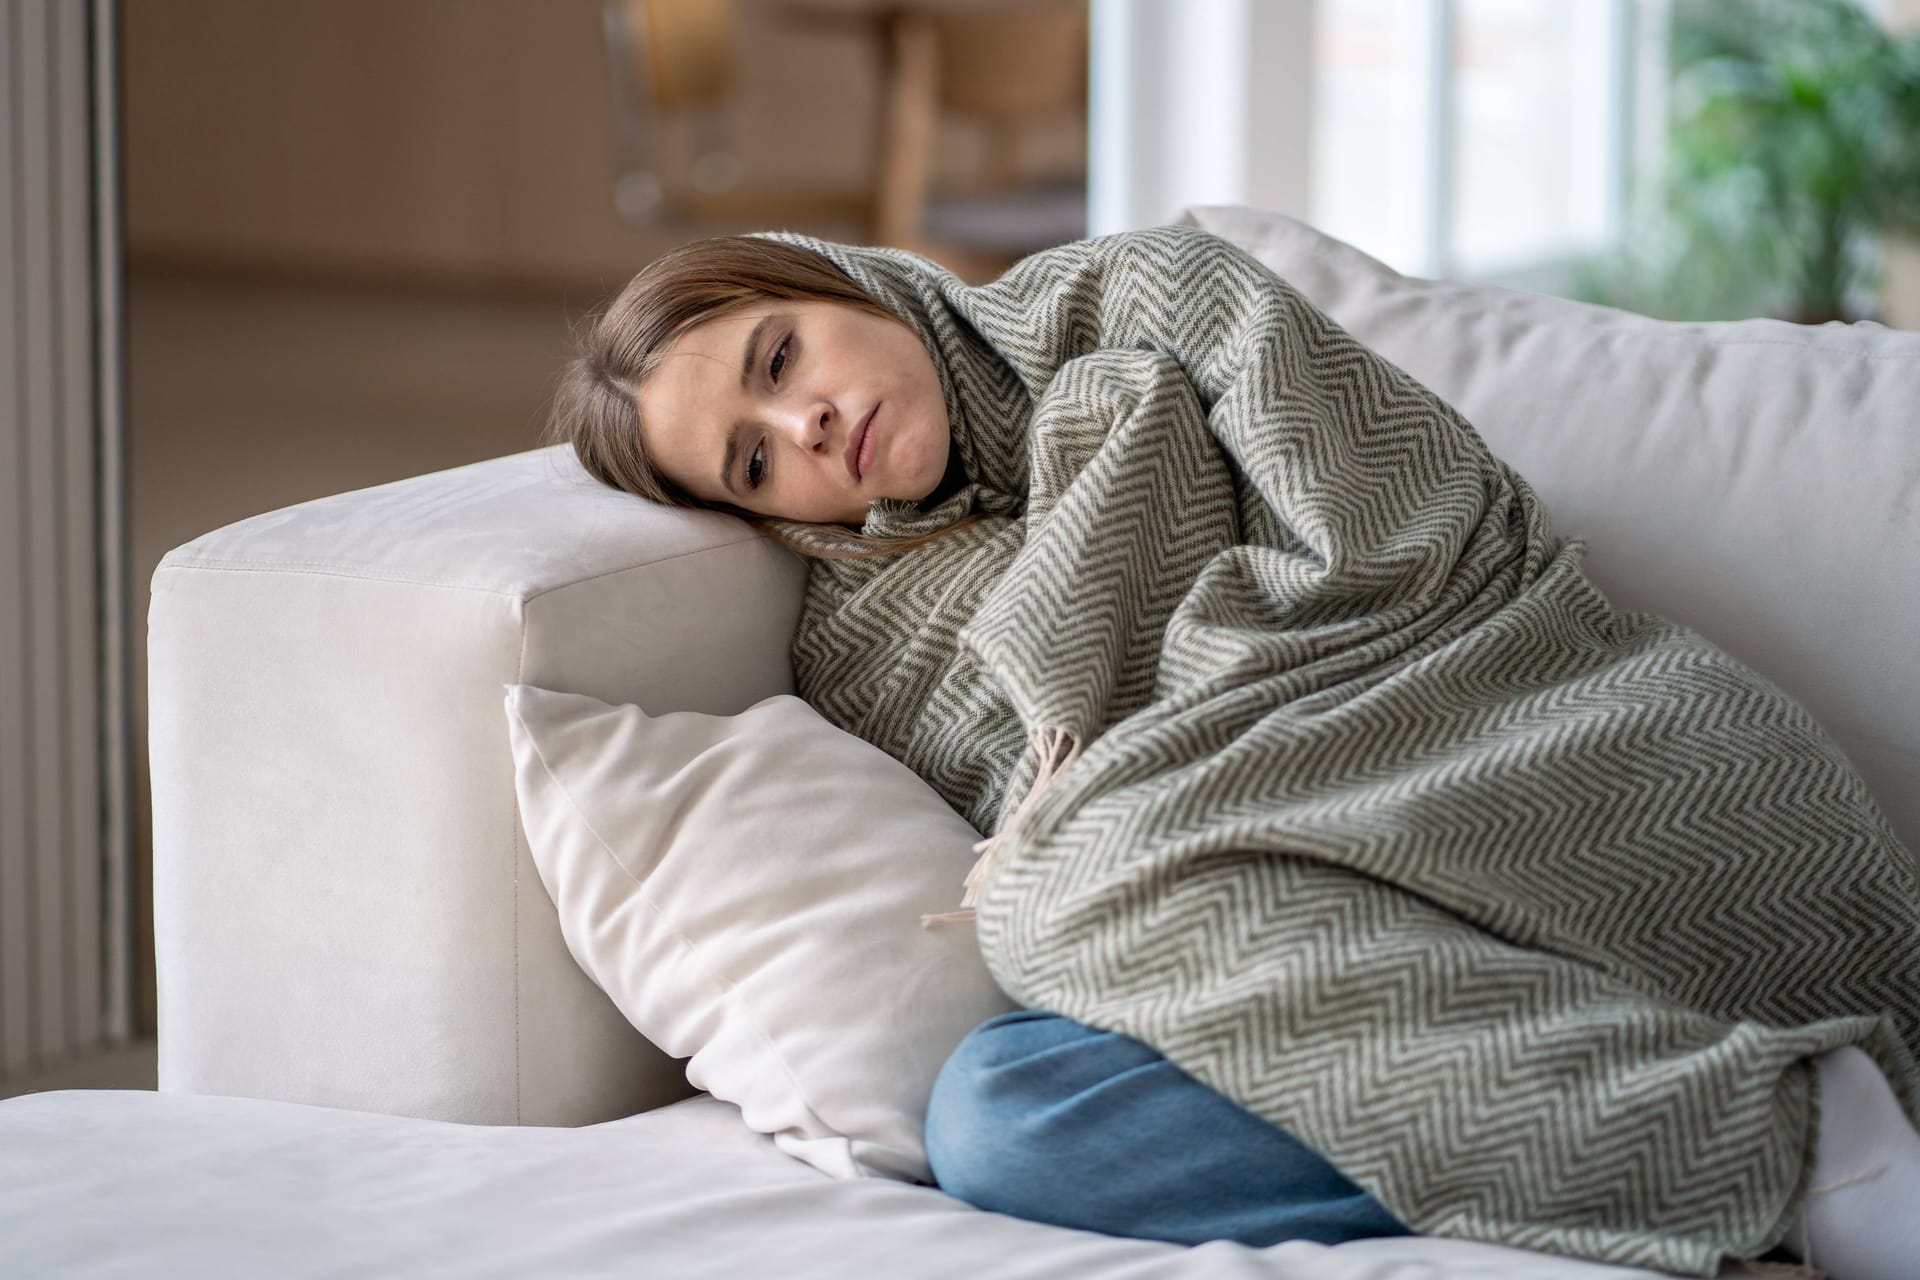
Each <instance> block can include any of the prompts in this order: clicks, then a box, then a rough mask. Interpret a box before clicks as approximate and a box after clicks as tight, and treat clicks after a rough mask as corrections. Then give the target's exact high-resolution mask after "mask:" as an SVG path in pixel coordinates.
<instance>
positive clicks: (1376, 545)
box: [785, 227, 1920, 1275]
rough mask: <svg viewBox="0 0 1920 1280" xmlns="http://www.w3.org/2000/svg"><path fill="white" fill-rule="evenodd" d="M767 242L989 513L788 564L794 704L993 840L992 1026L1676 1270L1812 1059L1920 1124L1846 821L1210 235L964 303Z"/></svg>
mask: <svg viewBox="0 0 1920 1280" xmlns="http://www.w3.org/2000/svg"><path fill="white" fill-rule="evenodd" d="M785 238H788V239H791V240H793V241H794V242H796V243H801V244H804V245H806V246H808V247H810V248H813V249H815V250H817V251H818V252H820V253H822V254H824V255H826V256H827V257H829V258H830V259H832V260H833V261H834V262H836V263H837V264H839V265H840V266H841V267H842V268H843V269H844V270H845V271H846V272H847V273H848V274H849V275H851V276H852V277H853V278H854V279H855V280H857V281H858V282H859V283H860V284H862V285H863V286H865V287H866V289H867V290H868V291H869V292H870V293H872V294H873V295H874V296H875V297H876V298H878V299H879V300H881V301H882V302H884V303H886V304H887V305H888V306H889V307H891V308H892V309H893V310H894V311H896V312H897V313H898V314H899V315H900V316H901V317H902V318H903V319H905V320H906V321H907V322H908V323H909V324H910V325H912V326H913V327H914V328H915V329H916V330H917V331H918V332H919V333H920V334H921V336H922V337H923V338H924V339H925V340H926V341H927V343H928V346H929V347H930V349H931V350H932V351H933V352H934V354H935V356H936V364H937V365H938V366H939V367H940V371H941V376H942V378H943V381H944V383H945V387H946V392H947V401H948V408H949V412H950V414H951V417H952V423H953V432H954V447H955V448H956V449H958V450H959V453H960V458H961V460H962V462H963V463H964V465H965V468H966V476H967V483H966V484H965V486H964V487H962V488H961V489H960V490H959V491H958V492H956V493H954V494H952V495H950V496H948V497H946V498H944V500H939V501H937V503H935V504H934V505H932V507H931V509H922V507H921V506H919V505H914V504H909V503H904V502H892V501H884V502H880V503H876V504H874V506H873V509H872V511H871V513H870V516H869V519H868V521H867V525H866V531H867V532H869V533H873V534H880V535H906V534H912V533H919V532H924V531H927V530H930V529H935V528H941V527H944V526H946V525H949V524H952V523H953V522H955V521H956V520H958V519H959V518H960V517H961V516H962V515H964V514H967V513H981V514H982V515H984V517H985V518H984V519H982V520H980V521H979V522H977V523H975V524H973V525H971V526H969V527H967V528H965V529H962V530H959V531H957V532H955V533H954V534H952V535H951V536H949V537H946V538H943V539H939V540H936V541H934V542H932V543H930V544H928V545H926V546H925V547H922V548H919V549H916V550H913V551H910V552H907V553H904V554H900V555H895V556H890V557H885V558H880V559H870V560H851V561H849V560H840V561H818V562H816V563H815V565H814V568H813V571H812V574H811V577H810V584H809V592H808V596H807V603H806V608H805V612H804V616H803V619H802V625H801V630H800V633H799V636H798V639H797V640H796V643H795V649H794V655H795V664H796V671H797V675H798V678H799V682H800V688H801V692H802V694H803V695H804V696H805V697H807V698H808V699H809V700H810V701H811V702H812V703H813V704H814V705H815V706H816V707H818V708H819V709H820V710H821V711H822V712H823V713H824V714H826V715H827V716H828V717H829V718H830V719H832V720H834V721H835V722H836V723H838V724H840V725H842V726H843V727H845V728H847V729H848V730H850V731H852V732H854V733H857V734H859V735H861V736H863V737H865V738H867V739H868V740H869V741H872V742H874V743H876V744H878V745H880V746H881V747H883V748H884V749H886V750H887V751H889V752H890V753H892V754H893V755H895V756H896V757H897V758H899V759H901V760H903V761H904V762H906V763H907V764H908V765H909V766H911V767H912V768H914V769H915V770H916V771H917V772H918V773H919V774H920V775H921V776H922V777H924V778H926V779H927V780H928V781H929V782H931V783H932V784H933V785H934V786H935V787H936V788H937V789H939V790H940V791H941V793H942V794H943V795H945V796H946V797H947V798H948V800H949V801H950V802H951V803H952V804H953V805H954V806H955V808H956V809H958V810H959V811H961V812H962V813H963V814H965V815H967V816H968V817H969V818H971V819H972V821H973V822H974V824H975V825H976V826H977V827H978V828H979V829H981V830H982V831H984V832H990V833H996V835H997V837H998V838H997V841H996V843H997V846H998V852H997V858H996V860H995V862H994V864H993V866H992V867H991V869H990V870H989V872H988V873H987V876H986V879H985V881H984V883H983V885H982V886H981V894H980V897H979V902H978V918H977V921H976V924H977V927H978V930H979V939H980V946H981V949H982V952H983V954H984V956H985V958H986V961H987V963H988V965H989V967H990V969H991V971H992V972H993V974H994V975H995V977H996V978H997V979H998V980H999V981H1000V983H1001V984H1002V985H1003V986H1004V987H1005V988H1006V990H1007V992H1008V993H1009V994H1010V995H1011V996H1012V997H1013V998H1015V999H1016V1000H1019V1001H1021V1002H1023V1003H1025V1004H1027V1005H1029V1006H1032V1007H1038V1008H1046V1009H1051V1010H1055V1011H1057V1012H1060V1013H1064V1014H1066V1015H1068V1016H1070V1017H1073V1018H1076V1019H1079V1020H1080V1021H1082V1022H1086V1023H1089V1024H1092V1025H1095V1026H1099V1027H1104V1028H1108V1029H1112V1030H1116V1031H1119V1032H1122V1033H1124V1034H1126V1035H1129V1036H1133V1037H1135V1038H1136V1039H1139V1040H1141V1041H1144V1042H1146V1043H1147V1044H1150V1045H1152V1046H1154V1047H1155V1048H1156V1049H1158V1050H1159V1051H1160V1052H1162V1053H1163V1054H1165V1055H1166V1056H1167V1057H1169V1058H1170V1059H1172V1060H1173V1061H1174V1062H1176V1063H1177V1064H1179V1065H1180V1066H1181V1067H1183V1068H1184V1069H1185V1070H1187V1071H1188V1072H1190V1073H1191V1074H1193V1075H1194V1076H1196V1077H1198V1078H1199V1079H1201V1080H1202V1081H1204V1082H1206V1083H1207V1084H1209V1085H1211V1086H1212V1087H1214V1088H1216V1089H1218V1090H1219V1091H1221V1092H1223V1093H1225V1094H1227V1095H1228V1096H1229V1097H1231V1098H1233V1099H1235V1100H1237V1101H1238V1102H1240V1103H1241V1104H1242V1105H1244V1106H1246V1107H1249V1108H1251V1109H1252V1110H1254V1111H1256V1112H1258V1113H1259V1114H1261V1115H1263V1116H1265V1117H1267V1118H1268V1119H1270V1120H1272V1121H1273V1122H1274V1123H1276V1124H1278V1125H1280V1126H1282V1127H1283V1128H1285V1129H1286V1130H1288V1131H1289V1132H1291V1133H1293V1134H1295V1135H1296V1136H1297V1137H1299V1138H1300V1139H1301V1140H1303V1141H1305V1142H1307V1143H1308V1144H1309V1145H1311V1146H1312V1147H1313V1148H1314V1149H1315V1150H1317V1151H1319V1152H1320V1153H1322V1154H1323V1155H1324V1156H1325V1157H1326V1158H1327V1159H1329V1160H1330V1161H1332V1162H1333V1163H1334V1164H1335V1165H1336V1166H1337V1167H1339V1168H1340V1169H1341V1170H1342V1171H1343V1172H1344V1173H1346V1174H1347V1175H1348V1176H1349V1177H1350V1178H1352V1179H1353V1180H1354V1181H1356V1182H1358V1183H1359V1184H1360V1185H1362V1186H1363V1187H1365V1188H1367V1189H1368V1190H1369V1191H1371V1192H1372V1193H1373V1194H1375V1195H1376V1196H1378V1197H1379V1199H1380V1200H1381V1202H1382V1203H1383V1204H1385V1205H1386V1206H1387V1208H1388V1209H1389V1210H1390V1211H1392V1212H1393V1213H1394V1214H1395V1215H1396V1216H1398V1217H1399V1218H1400V1219H1401V1220H1402V1221H1404V1222H1406V1223H1408V1224H1409V1225H1411V1226H1412V1227H1413V1228H1415V1229H1416V1230H1418V1231H1420V1232H1423V1233H1426V1234H1434V1235H1445V1236H1459V1237H1469V1238H1474V1239H1479V1240H1487V1241H1494V1242H1498V1243H1505V1244H1510V1245H1515V1246H1522V1247H1529V1248H1535V1249H1542V1250H1548V1251H1552V1252H1557V1253H1564V1254H1569V1255H1574V1256H1578V1257H1585V1258H1592V1259H1598V1260H1603V1261H1611V1262H1616V1263H1622V1264H1632V1265H1641V1266H1649V1267H1656V1268H1661V1269H1666V1270H1671V1271H1679V1272H1688V1273H1693V1274H1698V1275H1710V1274H1712V1273H1713V1272H1714V1270H1715V1269H1716V1267H1717V1265H1718V1263H1719V1262H1720V1260H1721V1259H1722V1257H1723V1256H1732V1257H1751V1256H1755V1255H1758V1254H1760V1253H1763V1252H1765V1251H1766V1250H1767V1249H1768V1248H1769V1247H1770V1246H1771V1245H1772V1244H1773V1243H1775V1242H1776V1241H1777V1240H1778V1239H1779V1238H1780V1237H1781V1235H1783V1234H1784V1232H1785V1230H1786V1227H1787V1225H1788V1224H1789V1223H1790V1222H1791V1220H1792V1215H1793V1213H1794V1211H1795V1210H1796V1209H1797V1207H1798V1202H1799V1198H1800V1196H1801V1195H1802V1194H1803V1193H1804V1191H1805V1177H1806V1172H1807V1167H1808V1165H1809V1164H1810V1152H1811V1147H1810V1140H1811V1135H1812V1125H1813V1121H1814V1116H1815V1105H1816V1101H1815V1097H1814V1087H1813V1078H1814V1073H1813V1071H1812V1069H1811V1067H1810V1064H1809V1063H1808V1061H1807V1059H1808V1058H1809V1056H1810V1055H1813V1054H1817V1053H1819V1052H1821V1051H1823V1050H1826V1049H1828V1048H1832V1047H1835V1046H1838V1045H1842V1044H1849V1043H1852V1044H1859V1045H1861V1046H1862V1047H1864V1048H1865V1049H1867V1051H1868V1052H1870V1053H1871V1054H1873V1056H1874V1057H1875V1059H1876V1060H1877V1061H1878V1062H1879V1063H1880V1064H1881V1066H1882V1068H1883V1069H1884V1070H1885V1071H1886V1072H1887V1073H1888V1075H1889V1077H1890V1078H1891V1079H1892V1080H1893V1081H1894V1084H1895V1087H1896V1089H1897V1090H1898V1091H1899V1093H1900V1095H1901V1098H1902V1101H1903V1103H1904V1105H1905V1106H1906V1107H1907V1109H1908V1112H1909V1114H1910V1115H1915V1116H1920V1074H1917V1073H1916V1058H1920V886H1916V876H1915V871H1914V864H1913V860H1912V858H1911V856H1910V855H1909V854H1908V852H1907V851H1906V850H1905V849H1904V848H1902V846H1901V845H1900V843H1899V841H1898V840H1897V839H1896V838H1895V836H1894V834H1893V832H1892V830H1891V828H1890V827H1889V825H1888V824H1887V822H1886V820H1885V818H1884V817H1883V816H1882V815H1881V813H1880V812H1879V810H1878V809H1877V808H1876V807H1875V805H1874V803H1873V801H1872V800H1871V799H1870V797H1869V796H1868V795H1867V793H1866V791H1865V789H1864V787H1863V785H1862V783H1861V782H1860V780H1859V778H1858V777H1857V776H1856V775H1855V773H1854V772H1853V770H1852V769H1851V767H1850V766H1849V764H1848V763H1847V761H1846V759H1845V758H1844V757H1843V755H1842V754H1841V753H1840V751H1839V750H1838V748H1837V747H1836V746H1835V745H1834V744H1833V742H1832V741H1831V740H1830V739H1829V738H1828V737H1827V736H1826V735H1825V734H1824V733H1823V732H1822V731H1821V729H1820V728H1819V727H1818V726H1817V725H1816V724H1815V723H1814V722H1813V721H1812V720H1811V719H1810V718H1809V716H1808V715H1807V714H1806V713H1805V711H1804V710H1802V709H1801V708H1800V707H1799V706H1798V705H1796V704H1795V703H1794V702H1792V701H1791V700H1790V699H1789V698H1788V697H1787V696H1786V695H1785V694H1784V693H1782V692H1781V691H1780V690H1779V689H1778V688H1776V687H1775V686H1773V685H1772V684H1770V683H1769V682H1768V681H1767V680H1766V679H1764V678H1763V677H1761V676H1760V675H1758V674H1757V673H1755V672H1754V671H1752V670H1750V669H1748V668H1746V667H1744V666H1742V665H1741V664H1740V663H1738V662H1736V661H1735V660H1734V659H1732V658H1731V657H1729V656H1728V655H1727V654H1725V653H1723V652H1722V651H1720V650H1719V649H1717V648H1716V647H1714V645H1712V644H1711V643H1709V642H1708V641H1707V640H1705V639H1704V638H1702V637H1701V636H1700V635H1698V634H1696V633H1694V632H1692V631H1689V630H1688V629H1686V628H1684V627H1681V626H1679V625H1676V624H1674V623H1671V622H1668V621H1665V620H1663V619H1660V618H1657V617H1653V616H1650V615H1646V614H1640V613H1632V612H1625V611H1622V610H1619V609H1616V608H1614V607H1613V606H1612V605H1611V604H1610V603H1609V602H1608V601H1607V599H1606V598H1605V597H1604V596H1603V595H1602V594H1601V593H1600V592H1599V591H1598V590H1597V589H1596V588H1595V587H1594V586H1593V585H1592V584H1591V583H1590V582H1589V581H1588V580H1587V579H1586V577H1585V576H1584V574H1583V571H1582V568H1581V560H1582V556H1583V555H1584V552H1585V547H1584V544H1582V543H1581V542H1580V541H1579V540H1578V539H1571V538H1559V537H1556V536H1555V535H1554V534H1553V532H1552V530H1551V527H1550V524H1549V520H1548V515H1547V512H1546V511H1545V509H1544V508H1543V507H1542V505H1541V503H1540V501H1539V500H1538V498H1537V497H1536V496H1535V494H1534V493H1533V491H1532V490H1531V489H1530V488H1529V487H1528V485H1527V484H1526V482H1525V481H1524V480H1523V479H1522V478H1521V477H1520V476H1519V475H1517V474H1516V473H1515V472H1514V471H1513V470H1512V469H1511V468H1509V467H1507V466H1506V465H1505V464H1503V463H1501V462H1500V461H1499V460H1498V459H1496V458H1495V457H1494V456H1493V455H1492V454H1491V453H1490V452H1489V451H1488V449H1487V448H1486V446H1485V444H1484V443H1483V442H1482V441H1481V439H1480V438H1479V436H1478V435H1477V434H1476V433H1475V431H1474V430H1473V428H1472V427H1471V426H1470V425H1469V424H1468V423H1467V422H1466V421H1465V420H1464V419H1463V418H1462V417H1461V416H1460V415H1459V414H1458V413H1456V412H1455V411H1454V410H1453V409H1451V408H1450V407H1449V406H1448V405H1446V404H1445V403H1443V402H1442V401H1441V400H1440V399H1439V398H1437V397H1436V396H1434V395H1433V394H1432V393H1431V392H1429V391H1428V390H1426V389H1425V388H1424V387H1422V386H1420V385H1419V384H1418V383H1416V382H1415V381H1414V380H1413V379H1411V378H1410V377H1408V376H1407V375H1406V374H1405V373H1403V372H1402V371H1400V370H1399V369H1397V368H1395V367H1394V366H1393V365H1392V364H1390V363H1388V362H1387V361H1386V360H1384V359H1382V358H1381V357H1379V356H1377V355H1376V354H1374V353H1373V352H1371V351H1369V350H1368V349H1367V348H1366V347H1364V346H1362V345H1361V344H1360V343H1359V342H1357V341H1356V340H1354V339H1353V338H1352V337H1351V336H1350V335H1348V334H1347V333H1345V332H1344V331H1343V330H1342V329H1340V328H1339V327H1338V326H1337V325H1336V324H1334V323H1333V322H1332V321H1331V320H1330V319H1329V318H1328V317H1327V316H1326V315H1324V314H1323V313H1322V312H1320V311H1319V310H1318V309H1317V308H1316V307H1314V306H1313V305H1312V304H1311V303H1310V302H1309V301H1307V300H1306V299H1305V298H1304V297H1302V296H1301V295H1300V294H1299V293H1298V292H1297V291H1296V290H1295V289H1293V288H1292V287H1291V286H1289V285H1288V284H1287V283H1286V282H1285V281H1283V280H1281V279H1279V278H1277V277H1276V276H1274V275H1273V274H1272V273H1271V272H1269V271H1267V270H1266V269H1265V268H1264V267H1263V266H1261V265H1260V264H1259V263H1258V262H1257V261H1255V260H1254V259H1252V258H1251V257H1250V256H1248V255H1246V254H1245V253H1243V252H1242V251H1240V250H1239V249H1237V248H1235V247H1234V246H1232V245H1230V244H1228V243H1227V242H1225V241H1222V240H1220V239H1218V238H1216V237H1213V236H1211V235H1208V234H1207V233H1204V232H1201V231H1198V230H1194V229H1190V228H1185V227H1163V228H1156V229H1154V230H1151V231H1145V232H1137V233H1129V234H1127V235H1122V236H1115V237H1108V238H1104V239H1099V240H1093V241H1087V242H1083V243H1080V244H1075V245H1070V246H1066V247H1063V248H1061V249H1057V250H1051V251H1048V252H1046V253H1042V254H1039V255H1036V256H1034V257H1032V258H1029V259H1027V260H1026V261H1024V262H1023V263H1021V264H1020V265H1019V266H1018V267H1016V268H1015V269H1014V270H1012V271H1011V272H1009V273H1008V274H1007V275H1006V276H1004V277H1003V278H1002V279H1000V280H999V281H997V282H995V283H993V284H991V285H987V286H983V287H969V286H967V285H965V284H963V283H961V282H960V281H959V280H958V279H957V278H955V277H954V276H952V275H950V274H948V273H947V272H945V271H943V270H942V269H940V268H938V267H936V266H934V265H933V264H931V263H929V262H926V261H925V260H923V259H920V258H917V257H914V256H913V255H910V254H906V253H902V252H899V251H886V250H866V249H851V248H846V247H843V246H839V245H832V244H827V243H823V242H820V241H815V240H809V239H805V238H802V237H792V236H789V237H785ZM1629 376H1630V375H1629ZM1056 769H1057V770H1058V773H1057V776H1047V775H1048V774H1049V773H1050V772H1051V771H1053V770H1056ZM1036 779H1039V780H1040V781H1041V782H1042V783H1044V785H1043V786H1041V787H1038V788H1036V787H1035V786H1034V784H1035V782H1036ZM1030 791H1032V794H1031V795H1029V792H1030ZM1023 801H1024V805H1023ZM1016 816H1017V821H1015V820H1014V819H1015V818H1016ZM948 927H951V926H948Z"/></svg>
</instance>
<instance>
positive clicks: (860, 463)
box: [847, 404, 880, 481]
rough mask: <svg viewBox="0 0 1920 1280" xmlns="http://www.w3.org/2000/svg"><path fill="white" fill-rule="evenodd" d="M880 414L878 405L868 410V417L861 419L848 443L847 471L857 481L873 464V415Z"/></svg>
mask: <svg viewBox="0 0 1920 1280" xmlns="http://www.w3.org/2000/svg"><path fill="white" fill-rule="evenodd" d="M878 412H880V406H879V405H877V404H876V405H874V406H873V408H871V409H869V410H867V416H866V417H864V418H862V419H860V425H859V426H857V427H855V428H854V429H853V435H852V437H851V438H850V439H848V441H847V470H848V471H849V472H850V473H852V475H853V478H854V479H855V480H856V481H858V480H859V479H860V478H861V477H862V476H864V475H866V473H867V467H868V465H869V464H871V463H872V462H873V415H874V414H876V413H878Z"/></svg>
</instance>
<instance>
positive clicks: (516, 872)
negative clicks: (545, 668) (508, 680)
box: [507, 604, 544, 1124]
mask: <svg viewBox="0 0 1920 1280" xmlns="http://www.w3.org/2000/svg"><path fill="white" fill-rule="evenodd" d="M514 613H515V614H517V615H519V618H520V656H519V659H518V660H517V661H516V662H515V663H514V667H513V682H514V683H515V684H525V683H526V672H527V610H526V606H525V605H524V604H521V605H516V606H515V607H514ZM517 718H518V717H516V719H517ZM523 727H524V726H523ZM529 736H531V735H529ZM534 749H535V751H538V750H539V748H538V746H537V745H536V747H535V748H534ZM509 754H511V752H509ZM543 763H544V762H543ZM507 803H508V806H509V808H510V809H511V810H512V812H511V814H510V815H509V817H508V823H509V826H508V829H509V830H510V831H512V832H513V1122H514V1123H515V1124H521V1123H523V1121H522V1120H521V1116H520V838H521V836H522V835H523V834H524V833H523V832H522V831H521V830H520V797H519V794H518V792H516V791H515V789H514V788H512V787H508V788H507ZM527 856H528V857H529V858H531V857H532V856H533V848H532V846H531V844H529V846H528V848H527Z"/></svg>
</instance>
